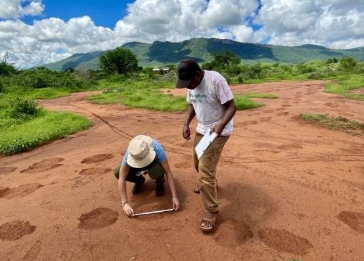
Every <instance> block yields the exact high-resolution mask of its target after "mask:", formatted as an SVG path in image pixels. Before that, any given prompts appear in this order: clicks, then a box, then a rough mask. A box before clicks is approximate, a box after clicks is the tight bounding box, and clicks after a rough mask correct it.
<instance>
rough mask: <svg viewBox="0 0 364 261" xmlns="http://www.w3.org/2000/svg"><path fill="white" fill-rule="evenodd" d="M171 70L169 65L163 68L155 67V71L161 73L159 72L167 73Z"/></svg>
mask: <svg viewBox="0 0 364 261" xmlns="http://www.w3.org/2000/svg"><path fill="white" fill-rule="evenodd" d="M170 71H171V69H170V68H169V67H163V68H153V69H152V72H153V73H159V74H167V73H169V72H170Z"/></svg>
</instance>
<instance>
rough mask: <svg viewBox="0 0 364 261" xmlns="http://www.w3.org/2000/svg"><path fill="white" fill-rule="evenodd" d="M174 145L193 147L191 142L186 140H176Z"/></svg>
mask: <svg viewBox="0 0 364 261" xmlns="http://www.w3.org/2000/svg"><path fill="white" fill-rule="evenodd" d="M175 145H177V146H181V147H184V148H193V143H192V142H188V141H183V142H177V143H175Z"/></svg>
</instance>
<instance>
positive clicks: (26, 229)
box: [0, 220, 36, 241]
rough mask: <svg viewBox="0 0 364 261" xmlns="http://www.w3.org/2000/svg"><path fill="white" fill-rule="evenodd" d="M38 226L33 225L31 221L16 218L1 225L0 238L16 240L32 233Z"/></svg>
mask: <svg viewBox="0 0 364 261" xmlns="http://www.w3.org/2000/svg"><path fill="white" fill-rule="evenodd" d="M35 229H36V226H32V225H31V224H30V223H29V221H23V220H16V221H12V222H8V223H5V224H3V225H1V226H0V239H2V240H8V241H15V240H18V239H20V238H22V237H23V236H25V235H30V234H32V233H33V232H34V231H35Z"/></svg>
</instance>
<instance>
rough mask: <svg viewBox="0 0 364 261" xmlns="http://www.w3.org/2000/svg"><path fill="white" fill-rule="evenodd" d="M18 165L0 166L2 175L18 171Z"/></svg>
mask: <svg viewBox="0 0 364 261" xmlns="http://www.w3.org/2000/svg"><path fill="white" fill-rule="evenodd" d="M16 169H17V167H0V175H3V174H4V175H6V174H9V173H12V172H14V171H16Z"/></svg>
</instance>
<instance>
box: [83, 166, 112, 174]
mask: <svg viewBox="0 0 364 261" xmlns="http://www.w3.org/2000/svg"><path fill="white" fill-rule="evenodd" d="M110 172H111V169H110V168H89V169H83V170H81V172H80V175H84V176H90V175H103V174H106V173H110Z"/></svg>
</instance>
